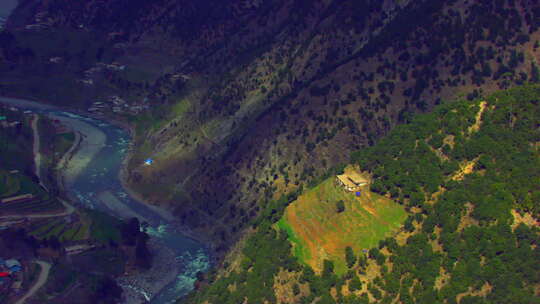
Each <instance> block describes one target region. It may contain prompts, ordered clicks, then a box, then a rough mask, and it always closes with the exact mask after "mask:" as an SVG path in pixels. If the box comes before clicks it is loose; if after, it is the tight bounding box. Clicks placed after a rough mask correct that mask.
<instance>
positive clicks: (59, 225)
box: [30, 218, 89, 242]
mask: <svg viewBox="0 0 540 304" xmlns="http://www.w3.org/2000/svg"><path fill="white" fill-rule="evenodd" d="M88 228H89V227H88V224H86V223H85V222H84V221H76V222H73V223H67V222H66V221H65V220H64V219H63V218H59V219H48V220H43V221H41V222H38V223H36V224H35V225H34V226H33V230H32V231H31V232H30V235H32V236H34V237H36V238H38V239H49V238H51V237H56V238H57V239H58V240H59V241H60V242H68V241H80V240H84V239H87V238H88Z"/></svg>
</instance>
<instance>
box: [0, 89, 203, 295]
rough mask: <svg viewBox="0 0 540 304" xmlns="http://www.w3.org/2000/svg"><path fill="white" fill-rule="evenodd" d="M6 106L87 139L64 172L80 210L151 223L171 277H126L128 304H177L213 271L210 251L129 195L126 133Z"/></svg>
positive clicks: (78, 118)
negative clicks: (123, 174) (199, 277)
mask: <svg viewBox="0 0 540 304" xmlns="http://www.w3.org/2000/svg"><path fill="white" fill-rule="evenodd" d="M0 102H1V103H4V104H9V105H12V106H14V107H17V108H19V109H21V110H29V111H34V112H39V113H41V114H44V115H47V116H49V117H52V118H53V119H58V120H60V121H61V122H62V123H64V124H66V125H68V126H70V127H71V128H72V129H73V130H74V131H76V132H79V134H81V143H80V145H79V148H78V150H77V152H76V153H75V154H74V155H73V157H72V159H71V160H70V161H69V162H68V165H67V167H66V168H65V169H64V172H63V176H64V185H65V190H66V192H68V195H69V196H70V197H72V198H73V200H74V201H75V204H76V205H77V204H80V205H81V206H84V207H87V208H91V209H98V210H101V211H104V212H107V213H108V214H111V215H113V216H116V217H120V218H131V217H137V218H139V220H141V221H146V222H147V223H148V224H149V227H148V228H147V230H146V231H147V233H148V234H149V235H150V236H151V243H152V245H153V246H151V248H153V249H154V250H156V251H158V252H166V253H167V254H165V255H159V257H163V256H165V257H168V258H167V260H156V259H154V264H156V263H157V264H158V265H157V266H158V267H159V266H161V268H159V269H158V271H160V269H161V271H163V269H165V271H166V273H163V272H159V273H154V274H151V275H147V276H144V275H140V276H135V277H130V278H121V279H120V280H119V284H120V285H121V286H122V287H123V289H124V291H125V293H127V294H131V295H132V296H131V297H129V299H128V301H127V302H128V303H130V304H131V303H142V302H144V300H146V301H149V302H150V303H152V304H168V303H174V302H175V301H176V299H178V298H179V297H181V296H183V295H185V294H186V293H187V292H189V291H190V290H192V289H193V283H194V282H195V279H196V274H197V273H198V272H199V271H205V270H206V269H207V268H208V267H209V257H208V250H207V249H206V248H205V247H204V245H203V244H201V243H198V242H197V241H195V240H193V239H191V238H189V237H187V236H186V235H185V234H183V233H182V231H181V229H180V228H179V226H178V225H177V224H176V223H175V221H174V219H173V217H172V216H170V215H168V214H167V212H166V211H164V210H159V209H156V208H150V207H148V206H147V205H145V204H142V203H140V202H138V201H136V200H135V199H133V198H132V197H130V195H129V194H128V193H127V192H126V191H125V190H124V188H123V187H122V184H121V182H120V179H119V176H120V171H121V169H122V166H123V161H124V159H125V156H126V153H127V151H128V149H129V144H130V136H129V134H128V133H127V132H126V131H125V130H123V129H121V128H119V127H117V126H114V125H111V124H109V123H106V122H104V121H100V120H97V119H94V118H90V117H85V116H83V115H80V114H76V113H73V112H68V111H63V110H60V109H58V108H54V107H51V106H47V105H43V104H40V103H36V102H32V101H27V100H21V99H13V98H2V97H0ZM154 271H155V270H154ZM167 277H169V278H170V279H166V278H167ZM158 280H162V281H163V280H165V283H163V284H162V285H165V284H166V286H165V287H164V288H162V289H160V290H159V291H158V290H157V289H156V287H155V286H153V287H149V286H151V285H152V284H153V285H155V284H156V281H158ZM167 281H168V282H167ZM134 294H135V296H133V295H134ZM138 299H141V300H138ZM143 299H144V300H143Z"/></svg>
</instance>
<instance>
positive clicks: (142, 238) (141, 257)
mask: <svg viewBox="0 0 540 304" xmlns="http://www.w3.org/2000/svg"><path fill="white" fill-rule="evenodd" d="M120 232H121V235H122V244H124V245H127V246H135V264H136V265H137V266H138V267H141V268H144V269H149V268H150V267H151V266H152V255H151V253H150V250H149V249H148V246H147V242H148V240H149V238H150V237H149V236H148V234H146V232H144V231H141V223H140V222H139V220H138V219H137V218H136V217H134V218H131V219H129V220H128V221H126V222H124V223H122V225H121V226H120Z"/></svg>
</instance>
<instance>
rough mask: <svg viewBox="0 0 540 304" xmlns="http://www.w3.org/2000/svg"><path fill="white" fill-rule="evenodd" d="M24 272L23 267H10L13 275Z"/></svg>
mask: <svg viewBox="0 0 540 304" xmlns="http://www.w3.org/2000/svg"><path fill="white" fill-rule="evenodd" d="M21 270H22V267H21V266H13V267H10V268H9V271H11V272H12V273H13V272H19V271H21Z"/></svg>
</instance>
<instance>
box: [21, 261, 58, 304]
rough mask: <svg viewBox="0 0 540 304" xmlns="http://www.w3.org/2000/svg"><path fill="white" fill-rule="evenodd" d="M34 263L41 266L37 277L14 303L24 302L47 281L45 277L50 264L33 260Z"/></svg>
mask: <svg viewBox="0 0 540 304" xmlns="http://www.w3.org/2000/svg"><path fill="white" fill-rule="evenodd" d="M35 263H36V264H38V265H39V266H40V267H41V272H40V273H39V277H38V279H37V281H36V283H35V284H34V286H32V288H30V290H29V291H28V292H27V293H26V294H25V295H24V296H23V297H22V298H20V299H19V300H18V301H17V302H15V304H24V302H25V301H26V300H27V299H29V298H30V297H32V296H33V295H34V294H35V293H36V292H37V291H38V290H39V289H40V288H41V287H42V286H43V285H45V283H46V282H47V279H48V278H49V272H50V270H51V264H49V263H47V262H44V261H39V260H38V261H35Z"/></svg>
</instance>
